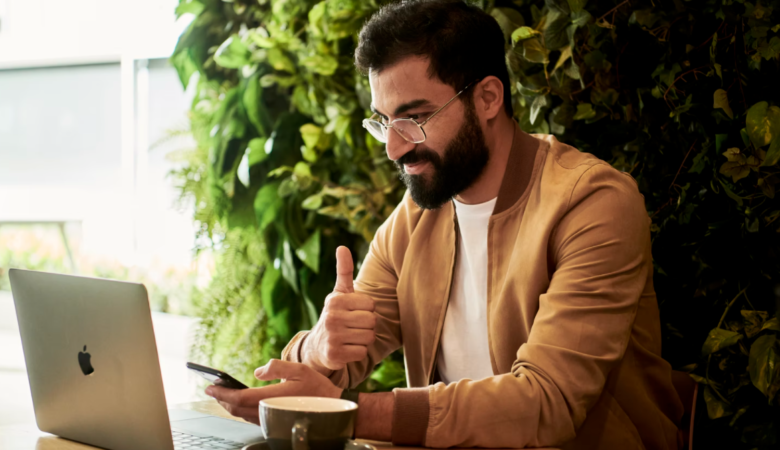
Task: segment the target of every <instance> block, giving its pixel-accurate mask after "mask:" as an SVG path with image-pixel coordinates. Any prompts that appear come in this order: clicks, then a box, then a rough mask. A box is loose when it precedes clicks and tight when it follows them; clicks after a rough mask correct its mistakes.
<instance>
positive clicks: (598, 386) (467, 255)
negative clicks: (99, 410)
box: [207, 0, 682, 449]
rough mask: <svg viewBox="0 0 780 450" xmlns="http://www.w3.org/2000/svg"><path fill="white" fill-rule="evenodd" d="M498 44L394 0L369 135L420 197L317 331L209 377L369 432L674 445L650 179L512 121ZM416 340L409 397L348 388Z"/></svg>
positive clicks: (386, 436)
mask: <svg viewBox="0 0 780 450" xmlns="http://www.w3.org/2000/svg"><path fill="white" fill-rule="evenodd" d="M504 44H505V41H504V35H503V34H502V32H501V30H500V28H499V26H498V24H497V23H496V21H495V20H494V19H493V18H492V17H491V16H489V15H487V14H486V13H484V12H483V11H481V10H480V9H478V8H475V7H472V6H469V5H467V4H465V3H463V2H461V1H456V0H432V1H416V0H409V1H403V2H400V3H394V4H391V5H388V6H385V7H384V8H382V9H381V10H380V11H379V12H377V13H376V14H375V15H374V16H373V17H372V18H371V20H369V21H368V22H367V24H366V25H365V27H364V28H363V30H362V31H361V33H360V42H359V46H358V49H357V51H356V55H355V60H356V65H357V67H358V69H360V70H361V71H363V72H364V73H367V74H368V77H369V82H370V85H371V94H372V106H371V109H372V111H373V115H372V116H371V117H370V118H369V119H366V120H365V121H364V126H365V127H366V129H367V130H368V131H369V132H370V133H371V134H372V135H373V136H374V137H375V138H376V139H378V140H379V141H380V142H384V143H386V145H387V156H388V157H389V158H390V159H391V160H393V161H395V163H396V164H397V165H398V167H399V170H400V172H401V177H402V179H403V181H404V182H405V183H406V186H407V188H408V191H407V195H406V196H405V197H404V200H403V201H402V202H401V204H400V205H398V207H397V208H396V210H395V211H394V212H393V214H392V215H391V216H390V218H389V219H388V220H387V221H386V222H385V223H384V224H383V225H382V227H381V228H380V229H379V231H378V232H377V234H376V237H375V238H374V240H373V242H372V243H371V247H370V250H369V252H368V255H367V256H366V258H365V261H364V263H363V265H362V267H361V269H360V273H359V274H358V277H357V279H356V280H355V282H354V285H353V281H352V267H353V263H352V259H351V256H350V253H349V251H348V250H347V249H346V248H344V247H341V248H339V249H338V251H337V259H338V263H337V265H338V268H337V273H338V278H337V280H336V287H335V289H334V292H333V293H332V294H331V295H330V296H328V298H327V301H326V303H325V308H324V310H323V312H322V315H321V317H320V320H319V322H318V323H317V325H316V326H315V327H314V329H313V330H311V331H304V332H301V333H299V334H298V335H296V336H295V337H294V339H293V340H292V341H291V342H290V343H289V345H288V346H287V348H286V349H285V351H284V353H283V355H282V360H281V361H272V362H271V363H269V364H267V365H266V366H263V367H261V368H259V369H257V371H256V372H255V375H256V376H257V377H258V378H259V379H262V380H272V379H285V381H284V382H283V383H281V384H277V385H273V386H268V387H263V388H258V389H248V390H244V391H229V390H226V389H223V388H219V387H210V388H208V391H207V392H209V393H210V394H211V395H213V396H215V397H216V398H217V399H218V400H220V402H222V404H223V406H225V407H226V408H227V409H228V410H229V411H230V412H231V413H233V414H235V415H238V416H241V417H244V418H246V419H248V420H252V421H257V413H258V411H257V404H258V401H259V400H261V399H263V398H268V397H274V396H282V395H312V396H326V397H351V398H354V399H355V400H357V402H358V405H359V410H358V419H357V427H356V435H357V437H359V438H367V439H377V440H386V441H392V442H393V443H395V444H406V445H418V446H427V447H455V446H457V447H544V446H562V447H563V448H577V449H585V448H588V449H590V448H594V449H673V448H677V446H678V440H677V432H678V427H677V424H678V422H679V420H680V418H681V415H682V404H681V402H680V399H679V397H678V396H677V394H676V392H675V390H674V387H673V385H672V382H671V368H670V366H669V364H668V363H667V362H665V361H664V360H663V359H662V358H661V332H660V323H659V315H658V306H657V301H656V295H655V291H654V289H653V265H652V257H651V253H650V220H649V218H648V215H647V212H646V211H645V208H644V201H643V197H642V195H641V194H640V193H639V191H638V189H637V185H636V182H635V181H634V179H633V178H632V177H631V176H630V175H629V174H627V173H621V172H619V171H617V170H615V169H614V168H612V167H611V166H610V165H609V164H607V163H605V162H604V161H602V160H599V159H597V158H596V157H594V156H593V155H590V154H586V153H582V152H579V151H578V150H577V149H575V148H573V147H571V146H568V145H566V144H563V143H561V142H559V141H558V140H557V139H556V138H555V137H553V136H551V135H529V134H527V133H525V132H524V131H523V130H521V129H520V128H519V127H518V125H517V123H516V122H515V121H514V119H513V111H512V103H511V96H510V85H509V76H508V72H507V68H506V64H505V61H504ZM401 347H403V350H404V356H405V359H406V373H407V381H408V385H409V386H410V388H406V389H395V390H394V391H393V392H390V393H373V394H359V395H358V396H356V395H355V394H354V393H351V392H350V391H349V389H350V388H354V387H355V386H357V385H358V384H359V383H360V382H361V381H363V380H364V379H365V378H366V377H368V376H369V375H370V373H371V371H372V369H373V368H374V367H375V366H376V365H377V364H378V363H379V362H381V361H382V359H383V358H385V357H386V356H387V355H389V354H390V353H391V352H393V351H395V350H396V349H398V348H401Z"/></svg>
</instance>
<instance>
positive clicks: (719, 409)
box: [704, 386, 733, 419]
mask: <svg viewBox="0 0 780 450" xmlns="http://www.w3.org/2000/svg"><path fill="white" fill-rule="evenodd" d="M704 401H705V402H706V403H707V416H709V418H710V419H718V418H721V417H726V416H730V415H731V414H733V413H732V412H731V411H730V410H729V405H728V404H727V403H725V402H724V401H722V400H721V399H720V398H719V397H718V396H717V395H715V393H714V392H713V391H712V388H710V387H709V386H707V387H705V388H704Z"/></svg>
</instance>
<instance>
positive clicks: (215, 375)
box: [187, 362, 248, 389]
mask: <svg viewBox="0 0 780 450" xmlns="http://www.w3.org/2000/svg"><path fill="white" fill-rule="evenodd" d="M187 368H188V369H190V370H193V371H195V372H197V374H198V375H200V376H202V377H203V378H205V379H207V380H209V381H210V382H211V383H212V384H215V385H217V386H222V387H226V388H229V389H246V388H248V386H247V385H245V384H244V383H242V382H240V381H238V380H236V379H235V378H233V377H231V376H230V375H228V374H226V373H225V372H222V371H221V370H217V369H212V368H211V367H207V366H202V365H200V364H195V363H192V362H188V363H187Z"/></svg>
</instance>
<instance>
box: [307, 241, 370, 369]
mask: <svg viewBox="0 0 780 450" xmlns="http://www.w3.org/2000/svg"><path fill="white" fill-rule="evenodd" d="M353 267H354V264H353V263H352V254H351V253H350V252H349V249H348V248H346V247H343V246H342V247H339V248H337V249H336V285H335V287H334V288H333V292H332V293H331V294H330V295H328V296H327V297H326V298H325V307H324V308H323V309H322V314H321V315H320V319H319V321H318V322H317V325H315V327H314V329H313V330H312V331H311V333H309V335H308V336H307V337H306V341H305V342H304V348H303V351H302V356H303V363H305V364H306V365H308V366H310V367H312V368H313V369H315V370H317V371H318V372H320V373H322V374H324V375H330V373H331V371H333V370H339V369H342V368H344V367H345V366H346V365H347V363H350V362H354V361H361V360H363V359H364V358H365V357H366V355H368V348H369V346H371V344H373V343H374V340H375V339H376V335H375V333H374V327H375V326H376V316H375V315H374V299H372V298H371V297H369V296H367V295H363V294H356V293H355V289H354V287H353V285H352V276H353V274H352V272H353Z"/></svg>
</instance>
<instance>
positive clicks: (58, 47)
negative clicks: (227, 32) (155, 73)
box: [0, 0, 186, 67]
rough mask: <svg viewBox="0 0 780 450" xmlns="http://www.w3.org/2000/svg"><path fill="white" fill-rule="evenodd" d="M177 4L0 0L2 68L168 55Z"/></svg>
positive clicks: (176, 30)
mask: <svg viewBox="0 0 780 450" xmlns="http://www.w3.org/2000/svg"><path fill="white" fill-rule="evenodd" d="M177 3H178V2H177V1H176V0H67V1H66V0H0V67H3V66H7V65H8V64H13V65H15V66H18V65H24V64H27V65H29V64H38V63H39V62H40V61H60V60H75V59H82V60H92V59H100V58H104V57H108V56H118V55H135V56H138V57H160V56H167V55H170V53H171V51H172V50H173V48H174V46H175V45H176V39H177V37H178V35H179V34H180V31H181V30H182V27H183V26H186V23H184V24H181V23H180V24H178V25H177V24H176V22H175V16H174V9H175V7H176V4H177Z"/></svg>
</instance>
